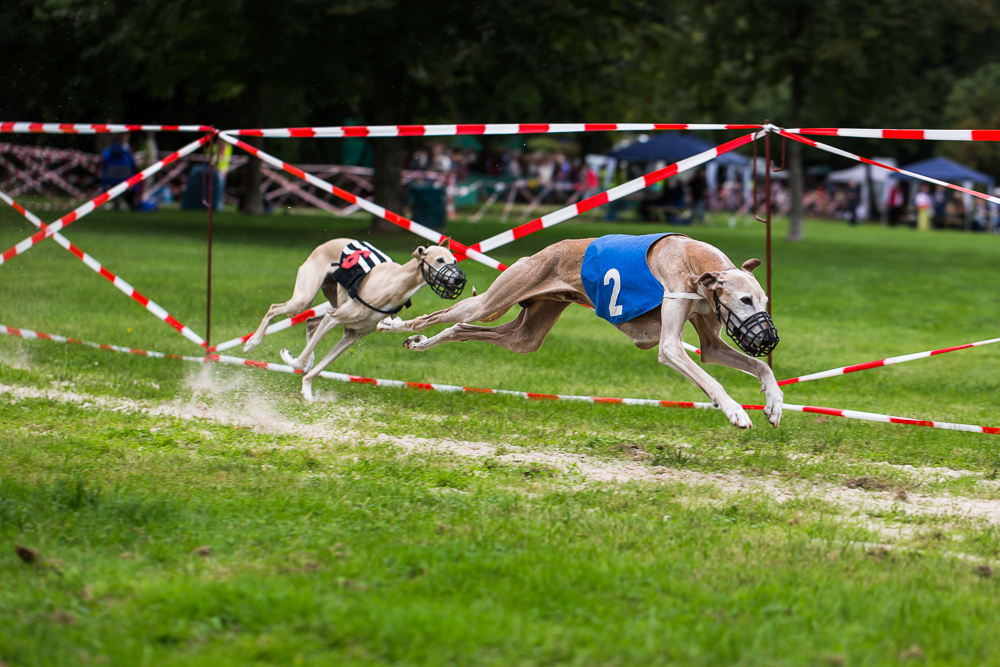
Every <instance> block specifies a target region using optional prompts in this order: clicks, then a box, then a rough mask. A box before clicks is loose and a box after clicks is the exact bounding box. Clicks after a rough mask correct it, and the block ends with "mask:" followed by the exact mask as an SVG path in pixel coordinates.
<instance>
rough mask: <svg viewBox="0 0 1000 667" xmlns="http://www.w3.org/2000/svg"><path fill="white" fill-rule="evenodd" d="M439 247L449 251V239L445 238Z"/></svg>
mask: <svg viewBox="0 0 1000 667" xmlns="http://www.w3.org/2000/svg"><path fill="white" fill-rule="evenodd" d="M441 247H442V248H444V249H445V250H451V239H450V238H445V240H444V243H442V244H441Z"/></svg>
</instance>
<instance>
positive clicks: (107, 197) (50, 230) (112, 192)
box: [0, 134, 211, 264]
mask: <svg viewBox="0 0 1000 667" xmlns="http://www.w3.org/2000/svg"><path fill="white" fill-rule="evenodd" d="M210 138H211V135H207V134H206V135H205V136H204V137H202V138H201V139H199V140H198V141H192V142H191V143H190V144H188V145H187V146H185V147H184V148H181V149H180V150H179V151H176V152H174V153H171V154H170V155H168V156H167V157H165V158H163V159H162V160H160V161H158V162H154V163H153V164H151V165H149V166H148V167H146V168H145V169H143V170H142V171H140V172H139V173H138V174H136V175H135V176H133V177H132V178H130V179H128V180H127V181H122V182H121V183H119V184H118V185H116V186H114V187H113V188H110V189H109V190H108V191H107V192H104V193H101V194H99V195H97V196H96V197H94V198H93V199H91V200H90V201H89V202H87V203H86V204H84V205H83V206H80V207H78V208H76V209H75V210H73V211H70V212H69V213H67V214H66V215H64V216H63V217H61V218H59V219H58V220H56V221H55V222H53V223H52V224H51V225H48V226H46V227H45V228H44V229H43V230H41V231H39V232H38V233H36V234H34V235H32V236H29V237H28V238H26V239H24V240H23V241H21V242H20V243H18V244H17V245H15V246H14V247H13V248H10V249H9V250H7V251H6V252H4V253H3V254H2V255H0V264H3V263H5V262H7V261H9V260H11V259H13V258H14V257H17V256H18V255H20V254H21V253H23V252H25V251H26V250H28V249H29V248H31V247H32V246H34V245H36V244H38V243H40V242H41V241H43V240H45V239H46V238H48V237H50V236H52V235H53V234H55V233H56V232H58V231H61V230H62V228H63V227H66V226H68V225H70V224H72V223H74V222H76V221H77V220H79V219H80V218H82V217H83V216H85V215H87V214H88V213H91V212H92V211H93V210H94V209H96V208H97V207H98V206H101V205H103V204H106V203H107V202H109V201H111V200H112V199H114V198H115V197H117V196H118V195H120V194H121V193H123V192H125V191H126V190H128V189H129V188H130V187H132V186H133V185H135V184H136V183H138V182H140V181H144V180H146V179H147V178H149V177H150V176H152V175H153V174H155V173H156V172H158V171H160V170H161V169H163V167H165V166H166V165H168V164H170V163H171V162H174V161H176V160H179V159H180V158H182V157H184V156H185V155H188V154H189V153H193V152H194V151H196V150H198V149H199V148H200V147H201V146H202V145H203V144H205V143H207V142H208V140H209V139H210Z"/></svg>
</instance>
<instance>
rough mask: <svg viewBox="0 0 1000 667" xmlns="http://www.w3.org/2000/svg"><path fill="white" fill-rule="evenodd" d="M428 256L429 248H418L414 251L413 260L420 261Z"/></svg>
mask: <svg viewBox="0 0 1000 667" xmlns="http://www.w3.org/2000/svg"><path fill="white" fill-rule="evenodd" d="M426 254H427V248H425V247H424V246H417V249H416V250H414V251H413V259H420V258H421V257H423V256H424V255H426Z"/></svg>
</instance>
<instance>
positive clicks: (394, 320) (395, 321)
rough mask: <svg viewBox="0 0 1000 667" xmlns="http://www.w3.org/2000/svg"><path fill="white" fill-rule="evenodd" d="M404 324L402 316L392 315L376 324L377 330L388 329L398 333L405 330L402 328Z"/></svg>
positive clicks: (390, 331)
mask: <svg viewBox="0 0 1000 667" xmlns="http://www.w3.org/2000/svg"><path fill="white" fill-rule="evenodd" d="M402 324H403V320H402V318H399V317H396V316H394V315H390V316H388V317H387V318H385V319H384V320H382V321H381V322H379V323H378V324H377V325H375V330H376V331H386V332H389V333H398V332H400V331H402V330H403V329H402V328H401V327H402Z"/></svg>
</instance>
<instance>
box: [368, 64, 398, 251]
mask: <svg viewBox="0 0 1000 667" xmlns="http://www.w3.org/2000/svg"><path fill="white" fill-rule="evenodd" d="M379 69H380V71H379V72H378V75H377V79H376V81H375V100H374V106H373V109H372V111H373V118H372V120H373V122H374V124H375V125H394V124H398V123H400V122H406V121H401V115H402V113H403V112H404V109H403V107H404V106H405V99H404V94H403V85H404V77H405V71H404V69H403V66H402V65H401V64H400V63H395V62H393V63H387V64H386V66H385V67H382V68H379ZM372 143H373V145H374V149H375V150H374V152H373V154H372V166H373V167H374V168H375V174H374V176H373V177H372V187H373V189H374V192H373V201H374V202H375V203H376V204H378V205H379V206H382V207H384V208H386V209H387V210H389V211H392V212H393V213H398V214H400V215H403V205H404V204H405V203H406V202H405V201H404V200H403V186H402V182H403V140H402V139H382V138H378V139H373V140H372ZM372 231H376V232H381V233H384V232H400V231H403V228H402V227H399V226H398V225H394V224H393V223H391V222H389V221H387V220H383V219H382V218H380V217H378V216H376V215H373V216H372Z"/></svg>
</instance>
